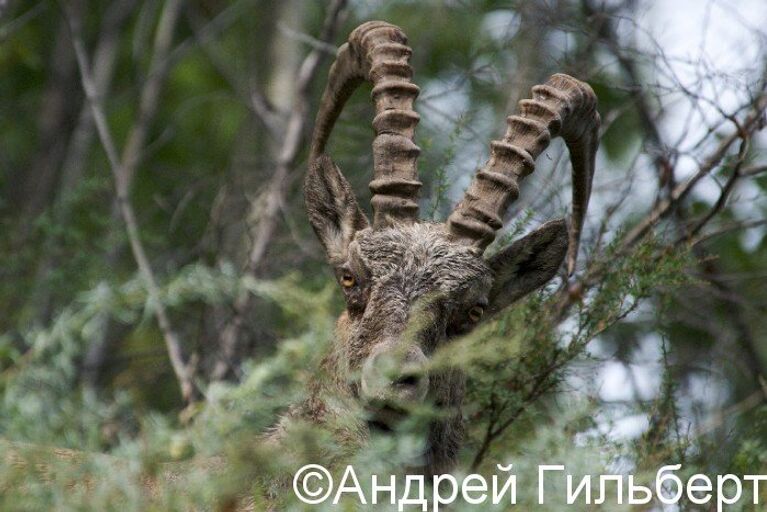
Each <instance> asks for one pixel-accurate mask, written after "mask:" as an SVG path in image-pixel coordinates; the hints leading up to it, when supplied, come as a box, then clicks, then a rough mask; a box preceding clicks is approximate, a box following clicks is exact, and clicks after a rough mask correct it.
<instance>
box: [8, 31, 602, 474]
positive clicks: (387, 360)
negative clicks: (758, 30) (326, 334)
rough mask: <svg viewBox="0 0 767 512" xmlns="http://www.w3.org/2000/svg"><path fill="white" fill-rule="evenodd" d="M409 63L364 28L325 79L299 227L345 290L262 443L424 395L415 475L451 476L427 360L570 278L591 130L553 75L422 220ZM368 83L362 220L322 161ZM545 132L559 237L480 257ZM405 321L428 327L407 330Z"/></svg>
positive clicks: (458, 425) (457, 421) (453, 404)
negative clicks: (567, 194) (558, 175)
mask: <svg viewBox="0 0 767 512" xmlns="http://www.w3.org/2000/svg"><path fill="white" fill-rule="evenodd" d="M410 55H411V49H410V48H409V47H408V46H407V38H406V36H405V34H404V33H403V32H402V30H400V29H399V28H398V27H396V26H393V25H390V24H388V23H385V22H380V21H371V22H368V23H364V24H362V25H360V26H359V27H358V28H356V29H355V30H354V31H353V32H352V33H351V34H350V36H349V39H348V41H347V42H346V43H345V44H344V45H342V46H341V47H340V49H339V51H338V54H337V58H336V61H335V62H334V64H333V65H332V67H331V69H330V73H329V77H328V83H327V87H326V89H325V91H324V93H323V96H322V99H321V103H320V107H319V112H318V114H317V119H316V124H315V129H314V134H313V137H312V141H311V150H310V156H309V171H308V174H307V176H306V181H305V187H304V188H305V200H306V209H307V213H308V216H309V220H310V222H311V224H312V226H313V228H314V231H315V232H316V234H317V236H318V237H319V240H320V242H321V244H322V246H323V247H324V249H325V252H326V255H327V260H328V262H329V263H330V265H331V267H332V268H333V271H334V273H335V275H336V277H337V279H338V282H339V284H340V286H341V289H342V290H343V293H344V296H345V298H346V311H344V312H343V314H342V315H341V316H340V318H339V319H338V324H337V332H336V337H335V340H334V343H333V344H332V347H331V350H330V353H329V354H328V355H327V356H326V357H325V358H324V360H323V363H322V370H323V373H324V374H325V376H329V377H330V378H325V379H322V378H318V379H317V380H316V382H315V383H314V385H313V386H312V388H311V389H310V390H309V395H308V398H307V399H306V400H305V401H304V402H303V403H301V404H298V405H296V406H295V407H293V408H292V409H291V411H290V412H289V413H288V415H286V417H285V418H283V421H282V422H281V423H280V425H279V426H278V427H277V428H276V429H275V430H273V431H272V432H271V433H270V435H269V436H268V438H269V439H271V440H278V439H279V438H280V437H281V433H282V432H283V429H284V428H286V427H287V425H288V424H289V423H290V421H291V419H293V418H303V419H308V420H310V421H313V422H329V421H331V420H332V417H333V416H334V415H337V414H339V415H340V414H341V412H340V411H337V407H338V406H337V404H338V403H343V401H344V400H343V399H344V398H345V399H348V400H354V401H358V403H360V404H361V405H362V406H363V407H365V408H367V409H368V410H369V412H370V417H369V420H368V421H367V423H365V424H360V425H359V427H358V429H359V431H358V432H355V433H352V435H353V436H355V437H356V436H357V435H361V436H365V435H366V433H367V432H368V431H369V429H370V428H372V427H378V428H383V429H390V428H392V427H393V423H395V422H396V421H397V419H398V416H399V414H400V411H401V406H402V404H408V403H417V402H420V401H423V400H425V399H427V397H428V399H429V400H431V401H432V402H433V403H434V404H435V405H436V406H438V407H439V408H441V409H443V410H445V411H447V412H448V414H446V415H444V416H442V418H443V419H440V420H437V421H434V422H432V423H431V425H430V427H429V432H428V442H427V446H428V449H427V452H426V453H425V454H424V461H423V465H422V467H421V468H420V469H421V470H422V471H423V472H424V473H425V474H437V473H442V472H446V471H450V470H451V469H452V467H453V466H454V464H455V462H456V456H457V452H458V449H459V447H460V443H461V440H462V432H463V428H462V422H461V415H460V406H461V402H462V399H463V394H464V377H463V375H462V373H461V370H460V368H458V367H456V368H453V369H450V370H440V371H439V372H436V373H435V372H432V373H431V374H429V373H428V372H426V371H425V368H426V367H427V363H428V360H429V357H430V356H431V355H432V354H433V353H434V352H435V350H437V348H438V347H440V345H442V344H444V343H446V342H448V341H449V340H450V339H451V338H454V337H456V336H459V335H461V334H464V333H467V332H468V331H470V330H471V329H472V328H473V327H475V326H476V325H477V324H479V323H480V322H481V321H482V320H483V319H485V318H488V317H490V316H492V315H493V314H494V313H497V312H499V311H501V310H503V309H504V308H506V307H507V306H509V305H510V304H511V303H513V302H514V301H516V300H518V299H519V298H521V297H523V296H524V295H526V294H528V293H529V292H531V291H533V290H536V289H538V288H540V287H541V286H543V285H544V284H545V283H546V282H547V281H549V280H550V279H551V278H552V277H553V276H554V275H555V273H556V272H557V270H558V269H559V268H560V266H561V264H562V261H563V260H564V259H565V256H567V270H568V272H569V273H572V272H573V271H574V268H575V259H576V254H577V251H578V242H579V239H580V233H581V228H582V225H583V219H584V215H585V213H586V208H587V205H588V201H589V195H590V191H591V182H592V175H593V171H594V157H595V153H596V150H597V143H598V136H597V135H598V128H599V122H600V121H599V114H598V113H597V112H596V97H595V95H594V92H593V91H592V90H591V88H590V87H589V86H588V85H587V84H585V83H583V82H581V81H579V80H576V79H574V78H572V77H570V76H567V75H562V74H557V75H554V76H552V77H551V78H550V79H549V80H548V82H546V83H545V84H544V85H538V86H535V87H533V90H532V91H533V99H530V100H523V101H521V102H520V114H519V115H513V116H510V117H509V118H508V119H507V123H508V129H507V131H506V133H505V135H504V136H503V138H502V139H501V140H496V141H493V142H491V144H490V148H491V154H490V159H489V160H488V162H487V163H486V164H485V165H484V166H483V167H482V168H481V169H480V170H479V171H478V172H477V174H476V176H475V177H474V180H473V182H472V183H471V185H470V186H469V188H468V190H467V191H466V193H465V195H464V197H463V199H462V200H461V201H460V202H459V203H458V205H457V206H456V207H455V209H454V210H453V212H452V213H451V215H450V216H449V218H448V220H447V222H445V223H435V222H422V221H419V220H418V192H419V189H420V187H421V182H420V181H418V171H417V168H416V160H417V158H418V155H419V152H420V149H419V148H418V146H417V145H416V144H415V143H414V142H413V137H414V130H415V126H416V125H417V124H418V121H419V116H418V114H417V113H416V112H415V111H414V110H413V102H414V100H415V98H416V97H417V96H418V92H419V89H418V87H417V86H416V85H415V84H413V83H412V82H411V77H412V69H411V67H410V64H409V59H410ZM366 80H367V81H370V82H371V83H372V85H373V91H372V97H373V101H374V103H375V110H376V115H375V118H374V119H373V128H374V131H375V138H374V141H373V180H372V181H371V182H370V190H371V191H372V193H373V197H372V200H371V203H372V209H373V222H372V224H371V223H370V222H369V220H368V219H367V218H366V216H365V214H364V213H363V212H362V210H361V209H360V207H359V205H358V203H357V200H356V199H355V197H354V194H353V193H352V190H351V187H350V186H349V183H348V182H347V181H346V179H345V178H344V176H343V175H342V174H341V171H340V170H339V169H338V167H336V165H335V164H334V163H333V162H332V160H331V159H330V158H329V157H328V156H327V155H325V154H324V150H325V146H326V144H327V142H328V139H329V137H330V133H331V131H332V128H333V125H334V124H335V122H336V120H337V119H338V116H339V114H340V113H341V110H342V108H343V106H344V104H345V102H346V100H347V99H348V98H349V97H350V96H351V94H352V93H353V91H354V89H355V88H356V87H357V86H358V85H359V84H360V83H361V82H363V81H366ZM555 136H561V137H562V138H563V139H564V141H565V143H566V145H567V147H568V149H569V152H570V156H571V160H572V168H573V170H572V175H573V194H572V195H573V207H572V210H573V211H572V220H571V222H570V227H569V233H568V228H567V226H566V223H565V221H564V220H557V221H552V222H548V223H546V224H544V225H543V226H542V227H540V228H538V229H537V230H535V231H533V232H532V233H530V234H528V235H527V236H525V237H523V238H521V239H520V240H517V241H516V242H514V243H513V244H511V245H510V246H508V247H506V248H504V249H502V250H500V251H498V252H497V253H496V254H495V255H493V256H492V257H489V258H485V257H483V253H484V251H485V249H486V248H487V247H488V245H489V244H490V243H491V242H492V241H493V240H494V238H495V233H496V231H498V230H499V229H501V227H502V226H503V217H504V213H505V212H506V210H507V209H508V207H509V205H510V203H511V202H512V201H514V200H515V199H516V198H517V196H518V195H519V185H518V183H519V181H520V180H521V179H522V178H523V177H525V176H528V175H529V174H531V173H532V172H533V171H534V170H535V159H536V157H538V155H540V154H541V153H542V152H543V151H544V150H545V149H546V147H547V146H548V144H549V142H550V140H551V138H552V137H555ZM416 311H418V315H420V316H421V317H422V319H425V321H418V322H412V321H411V320H412V317H413V316H414V315H415V314H416ZM392 362H393V367H392ZM392 368H393V371H392ZM337 397H341V398H342V399H341V400H340V401H339V400H337ZM344 425H346V426H347V427H348V423H345V424H344ZM11 455H12V454H11ZM64 458H72V459H74V458H75V456H74V455H66V454H65V455H64ZM150 484H152V485H154V482H150ZM152 485H149V487H152Z"/></svg>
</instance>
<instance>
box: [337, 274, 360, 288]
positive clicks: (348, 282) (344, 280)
mask: <svg viewBox="0 0 767 512" xmlns="http://www.w3.org/2000/svg"><path fill="white" fill-rule="evenodd" d="M356 282H357V281H356V280H355V279H354V276H353V275H351V274H348V273H346V274H343V275H342V276H341V286H343V287H344V288H351V287H352V286H354V285H355V283H356Z"/></svg>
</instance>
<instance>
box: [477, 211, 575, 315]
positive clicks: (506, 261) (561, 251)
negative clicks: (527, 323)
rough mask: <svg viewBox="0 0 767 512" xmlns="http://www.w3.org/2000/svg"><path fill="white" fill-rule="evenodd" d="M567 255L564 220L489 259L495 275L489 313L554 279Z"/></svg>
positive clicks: (540, 229) (553, 222)
mask: <svg viewBox="0 0 767 512" xmlns="http://www.w3.org/2000/svg"><path fill="white" fill-rule="evenodd" d="M566 253H567V224H566V223H565V220H564V219H559V220H554V221H551V222H547V223H546V224H544V225H543V226H541V227H540V228H538V229H536V230H535V231H533V232H532V233H530V234H528V235H526V236H524V237H522V238H520V239H519V240H517V241H516V242H514V243H513V244H511V245H510V246H508V247H507V248H505V249H503V250H502V251H500V252H499V253H498V254H495V255H494V256H493V257H491V258H490V259H489V260H488V264H489V265H490V268H491V269H492V270H493V273H494V274H495V282H494V283H493V287H492V289H491V290H490V296H489V297H488V299H489V302H490V304H489V310H490V312H492V313H495V312H498V311H500V310H502V309H503V308H505V307H506V306H508V305H509V304H511V303H512V302H515V301H516V300H519V299H521V298H522V297H524V296H525V295H527V294H528V293H530V292H531V291H533V290H536V289H538V288H540V287H541V286H543V285H544V284H546V283H547V282H548V281H549V279H551V278H552V277H554V274H556V273H557V269H559V266H560V265H561V264H562V260H563V259H564V257H565V254H566Z"/></svg>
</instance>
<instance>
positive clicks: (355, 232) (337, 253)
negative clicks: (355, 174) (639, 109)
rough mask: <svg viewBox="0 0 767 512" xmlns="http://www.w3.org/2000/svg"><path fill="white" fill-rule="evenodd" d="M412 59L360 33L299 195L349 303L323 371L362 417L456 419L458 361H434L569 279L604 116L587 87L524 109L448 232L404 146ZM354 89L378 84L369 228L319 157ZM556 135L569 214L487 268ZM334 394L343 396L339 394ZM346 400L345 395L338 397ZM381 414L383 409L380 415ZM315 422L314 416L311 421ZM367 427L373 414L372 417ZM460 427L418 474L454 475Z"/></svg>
mask: <svg viewBox="0 0 767 512" xmlns="http://www.w3.org/2000/svg"><path fill="white" fill-rule="evenodd" d="M410 55H411V49H410V48H409V47H408V46H407V39H406V37H405V35H404V33H403V32H402V31H401V30H400V29H399V28H397V27H395V26H393V25H390V24H388V23H384V22H378V21H373V22H368V23H365V24H363V25H361V26H359V27H358V28H357V29H355V30H354V31H353V32H352V33H351V35H350V36H349V40H348V42H347V43H346V44H344V45H343V46H341V48H340V49H339V51H338V54H337V58H336V61H335V62H334V64H333V66H332V67H331V69H330V74H329V77H328V84H327V87H326V89H325V92H324V94H323V97H322V101H321V104H320V107H319V112H318V115H317V120H316V125H315V131H314V135H313V138H312V146H311V154H310V163H309V172H308V174H307V177H306V183H305V197H306V208H307V212H308V215H309V219H310V221H311V224H312V226H313V228H314V230H315V232H316V233H317V236H318V237H319V239H320V242H321V243H322V245H323V247H324V248H325V251H326V254H327V258H328V261H329V262H330V265H331V266H332V267H333V270H334V271H335V274H336V276H337V279H338V282H339V284H340V285H341V288H342V290H343V292H344V295H345V298H346V304H347V308H346V311H345V313H344V314H343V315H342V316H341V318H340V319H339V323H338V334H337V340H336V342H335V344H334V347H333V351H332V352H333V353H332V354H331V355H330V356H329V357H328V358H327V359H326V362H325V367H326V368H330V371H331V372H332V373H333V374H335V375H336V376H337V378H336V379H335V381H336V382H339V383H340V382H346V381H344V378H345V377H346V376H349V375H357V376H359V377H358V378H357V379H356V380H352V382H350V383H348V384H344V386H348V387H346V388H345V389H344V390H340V389H339V392H342V391H348V392H349V393H351V394H352V395H353V396H356V397H359V398H360V399H362V400H363V401H364V402H365V404H380V403H387V402H390V401H393V402H417V401H420V400H423V399H424V398H425V397H427V396H429V397H430V398H431V399H432V400H433V401H434V403H436V404H437V405H439V406H443V407H447V408H451V410H453V411H458V407H459V406H460V402H461V399H462V397H463V377H462V375H461V372H460V363H461V362H460V361H456V369H455V370H441V371H440V372H439V373H438V374H435V373H431V374H429V372H426V371H425V368H426V366H427V362H428V359H429V357H430V356H431V354H433V352H434V351H435V350H436V349H437V348H438V347H439V346H440V345H441V344H443V343H446V342H448V341H449V340H450V339H451V338H453V337H455V336H457V335H460V334H463V333H466V332H468V331H469V330H471V329H472V328H473V327H474V326H476V325H477V324H478V323H479V322H481V321H482V319H484V318H487V317H488V316H489V315H490V314H492V313H495V312H497V311H500V310H501V309H503V308H505V307H506V306H508V305H509V304H511V303H512V302H514V301H515V300H517V299H519V298H520V297H522V296H524V295H525V294H527V293H529V292H530V291H532V290H535V289H537V288H539V287H541V286H542V285H544V284H545V283H546V282H547V281H548V280H549V279H551V278H552V277H553V276H554V274H555V273H556V272H557V270H558V269H559V268H560V266H561V264H562V261H563V260H564V259H565V256H566V255H567V268H568V271H569V272H570V273H572V272H573V271H574V268H575V259H576V255H577V252H578V240H579V238H580V232H581V227H582V225H583V217H584V215H585V212H586V208H587V205H588V200H589V195H590V191H591V181H592V174H593V171H594V157H595V153H596V149H597V132H598V127H599V115H598V114H597V112H596V97H595V95H594V93H593V91H592V90H591V88H590V87H589V86H588V85H587V84H585V83H583V82H580V81H578V80H576V79H574V78H572V77H569V76H567V75H554V76H552V77H551V78H550V79H549V81H548V82H547V83H546V84H544V85H539V86H536V87H534V88H533V99H530V100H523V101H522V102H520V113H519V114H518V115H514V116H510V117H509V118H508V119H507V123H508V129H507V131H506V133H505V135H504V136H503V138H502V139H501V140H496V141H493V142H492V143H491V155H490V159H489V160H488V162H487V163H486V164H485V165H484V166H483V167H482V168H481V169H480V170H479V171H478V172H477V174H476V176H475V178H474V181H473V182H472V183H471V185H470V187H469V189H468V190H467V191H466V194H465V196H464V198H463V200H462V201H461V202H460V203H459V204H458V205H457V206H456V207H455V209H454V211H453V213H452V214H451V215H450V217H449V219H448V220H447V222H445V223H434V222H419V221H418V193H419V189H420V187H421V182H420V181H419V180H418V171H417V166H416V160H417V158H418V155H419V152H420V149H419V148H418V146H417V145H416V144H415V143H414V141H413V136H414V131H415V127H416V125H417V124H418V120H419V116H418V114H417V113H416V112H415V111H414V110H413V102H414V100H415V99H416V97H417V96H418V92H419V89H418V87H417V86H416V85H415V84H413V83H412V82H411V77H412V69H411V67H410V64H409V59H410ZM363 81H369V82H371V83H372V85H373V91H372V98H373V102H374V103H375V109H376V115H375V118H374V120H373V128H374V131H375V138H374V140H373V179H372V181H371V182H370V190H371V192H372V193H373V197H372V200H371V203H372V209H373V221H372V223H370V222H369V221H368V219H367V217H366V216H365V214H364V213H363V212H362V210H361V209H360V207H359V205H358V203H357V200H356V199H355V197H354V194H353V193H352V190H351V188H350V186H349V184H348V182H347V181H346V179H345V178H344V176H343V175H342V174H341V171H340V170H339V169H338V167H336V165H335V164H334V163H333V162H332V161H331V159H330V157H328V156H327V155H325V154H324V151H325V146H326V143H327V141H328V138H329V137H330V133H331V130H332V128H333V125H334V124H335V121H336V119H337V118H338V116H339V114H340V113H341V110H342V108H343V106H344V103H345V102H346V100H347V99H348V98H349V97H350V96H351V94H352V92H353V91H354V89H355V88H356V87H357V86H358V85H359V84H360V83H362V82H363ZM555 136H561V137H562V138H563V139H564V140H565V143H566V144H567V147H568V149H569V152H570V155H571V160H572V164H573V212H572V220H571V222H570V227H569V235H568V228H567V225H566V223H565V221H564V220H558V221H553V222H549V223H547V224H545V225H543V226H542V227H540V228H538V229H537V230H535V231H533V232H532V233H530V234H529V235H527V236H525V237H523V238H522V239H520V240H518V241H516V242H515V243H513V244H511V245H510V246H508V247H506V248H504V249H502V250H500V251H499V252H497V253H496V254H495V255H494V256H492V257H490V258H485V257H484V256H483V253H484V250H485V248H486V247H487V246H488V245H489V244H490V243H491V242H492V241H493V240H494V238H495V234H496V232H497V231H498V230H499V229H501V227H502V226H503V221H504V214H505V212H506V211H507V209H508V207H509V205H510V203H511V202H512V201H514V200H515V199H516V198H517V196H518V195H519V186H518V183H519V181H520V180H521V179H522V178H523V177H525V176H527V175H529V174H531V173H532V172H533V171H534V169H535V159H536V158H537V157H538V155H540V154H541V153H542V152H543V151H544V150H545V148H546V147H547V146H548V144H549V142H550V140H551V138H552V137H555ZM339 386H341V384H339ZM341 387H342V386H341ZM385 407H386V406H384V408H385ZM313 416H314V417H316V416H317V415H316V414H314V415H313ZM374 417H375V413H374ZM460 432H461V428H460V414H459V413H458V412H454V414H453V416H452V417H450V418H448V419H447V420H444V421H441V422H437V423H435V424H434V425H432V427H431V431H430V453H429V454H428V455H427V464H428V466H429V467H430V468H431V469H430V470H434V469H435V468H439V467H441V468H445V467H449V466H450V464H451V463H452V461H453V459H454V457H455V453H456V452H457V449H458V445H459V440H460Z"/></svg>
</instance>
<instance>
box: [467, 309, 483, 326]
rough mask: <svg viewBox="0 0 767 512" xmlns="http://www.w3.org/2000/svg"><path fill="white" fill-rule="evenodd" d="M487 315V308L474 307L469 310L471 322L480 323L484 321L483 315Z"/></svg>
mask: <svg viewBox="0 0 767 512" xmlns="http://www.w3.org/2000/svg"><path fill="white" fill-rule="evenodd" d="M484 314H485V308H483V307H482V306H474V307H472V308H471V309H470V310H469V320H471V321H472V322H474V323H477V322H479V321H480V320H481V319H482V315H484Z"/></svg>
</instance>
